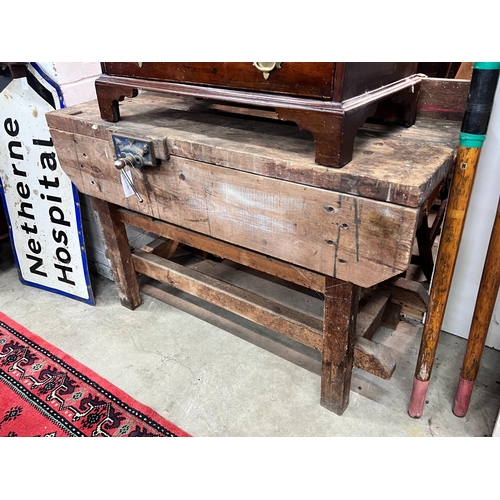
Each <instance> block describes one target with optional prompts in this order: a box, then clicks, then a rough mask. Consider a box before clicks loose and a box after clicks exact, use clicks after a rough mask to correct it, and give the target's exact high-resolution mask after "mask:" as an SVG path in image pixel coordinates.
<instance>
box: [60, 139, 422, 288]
mask: <svg viewBox="0 0 500 500" xmlns="http://www.w3.org/2000/svg"><path fill="white" fill-rule="evenodd" d="M63 136H66V137H65V139H64V138H63ZM56 140H57V141H58V142H59V141H63V142H64V140H66V141H70V142H72V143H74V144H75V148H74V151H73V152H72V153H70V154H69V155H68V156H65V157H64V158H60V162H61V165H63V168H64V170H65V172H66V173H67V174H68V175H69V177H70V178H71V179H72V180H73V181H74V182H75V184H76V186H77V188H78V189H79V190H80V191H81V192H83V193H85V194H88V195H90V196H95V197H98V198H102V199H106V200H108V201H110V202H112V203H116V204H119V205H121V206H124V207H126V208H129V209H131V210H134V211H137V212H139V213H143V214H146V215H149V216H151V217H154V218H157V219H161V220H164V221H166V222H169V223H172V224H175V225H177V226H181V227H185V228H186V229H190V230H193V231H196V232H199V233H201V234H205V235H208V236H213V237H216V238H217V239H220V240H223V241H226V242H228V243H231V244H233V245H238V246H240V247H243V248H248V249H250V250H253V251H255V252H259V253H262V254H264V255H269V256H270V257H274V258H277V259H280V260H282V261H285V262H289V263H291V264H293V265H297V266H300V267H304V268H306V269H310V270H312V271H315V272H318V273H321V274H325V275H331V276H334V277H337V278H339V279H343V280H346V281H351V282H352V283H355V284H358V285H359V286H362V287H370V286H373V285H374V284H377V283H379V282H381V281H384V280H386V279H388V278H390V277H392V276H395V275H398V274H400V273H401V272H404V271H405V270H406V268H407V266H408V263H409V260H410V257H411V247H412V244H413V236H414V232H415V225H416V221H417V217H418V210H416V209H412V208H407V207H403V206H396V205H392V204H389V203H384V202H379V201H373V200H368V199H365V198H359V197H355V196H350V195H346V194H342V193H337V192H332V191H327V190H323V189H318V188H314V187H310V186H304V185H299V184H295V183H291V182H284V181H279V180H276V179H272V178H269V177H263V176H258V175H253V174H249V173H246V172H242V171H238V170H234V169H230V168H222V167H217V166H214V165H209V164H205V163H201V162H195V161H191V160H186V159H183V158H178V157H174V156H172V157H171V159H170V161H169V162H168V164H165V165H160V166H158V167H148V168H143V169H132V171H131V174H132V178H133V182H134V185H135V186H136V189H137V191H138V192H139V193H140V194H141V197H142V198H143V199H144V203H140V202H139V201H138V199H137V198H136V197H135V196H131V197H128V198H126V197H125V196H124V193H123V187H122V184H121V181H120V173H119V171H118V170H117V169H115V168H114V167H113V166H112V161H111V160H109V159H108V160H106V157H107V156H109V155H110V154H111V156H112V152H111V148H110V146H109V144H108V143H107V142H106V141H99V140H97V139H92V138H88V137H85V136H80V135H78V136H76V135H72V134H66V133H63V132H59V133H56V134H55V135H54V141H56ZM75 140H76V143H75V142H74V141H75ZM68 151H69V149H66V150H61V153H65V152H68ZM103 151H104V152H103ZM95 152H97V153H95Z"/></svg>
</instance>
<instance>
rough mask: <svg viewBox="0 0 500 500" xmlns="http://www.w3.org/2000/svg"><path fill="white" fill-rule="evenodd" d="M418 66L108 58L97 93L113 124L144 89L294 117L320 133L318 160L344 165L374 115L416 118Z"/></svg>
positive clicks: (105, 115)
mask: <svg viewBox="0 0 500 500" xmlns="http://www.w3.org/2000/svg"><path fill="white" fill-rule="evenodd" d="M416 69H417V63H402V62H390V63H387V62H377V63H339V62H337V63H335V62H319V63H311V62H282V63H279V62H255V63H251V62H241V63H240V62H238V63H236V62H234V63H225V62H203V63H168V62H144V63H141V62H137V63H135V62H105V63H102V73H103V74H102V76H101V77H100V78H98V79H97V81H96V92H97V98H98V102H99V108H100V113H101V117H102V119H104V120H107V121H111V122H116V121H119V120H120V110H119V101H122V100H123V99H124V98H125V97H135V96H137V94H138V91H139V90H147V91H153V92H164V93H170V94H176V95H186V96H192V97H197V98H203V99H206V100H207V101H208V102H210V103H211V104H214V103H219V104H220V103H223V104H224V106H226V110H228V109H230V110H231V111H233V112H238V113H246V114H252V115H256V114H257V115H260V116H266V117H270V116H273V117H275V118H276V117H277V118H279V119H281V120H285V121H291V122H295V123H296V124H297V125H298V126H299V127H300V128H301V129H305V130H308V131H309V132H311V134H312V135H313V137H314V141H315V161H316V163H319V164H321V165H325V166H330V167H342V166H344V165H345V164H346V163H348V162H349V161H351V159H352V153H353V147H354V138H355V136H356V133H357V131H358V128H359V127H360V126H361V125H363V123H364V122H365V121H366V119H367V118H368V117H370V116H373V115H375V114H377V113H378V114H379V116H380V117H382V118H384V119H388V120H390V121H397V122H400V123H403V124H404V125H406V126H410V125H412V124H413V123H414V121H415V116H416V105H417V99H418V93H419V88H420V80H421V78H420V76H421V75H418V74H416ZM229 106H230V108H229ZM270 111H271V112H272V115H271V114H270Z"/></svg>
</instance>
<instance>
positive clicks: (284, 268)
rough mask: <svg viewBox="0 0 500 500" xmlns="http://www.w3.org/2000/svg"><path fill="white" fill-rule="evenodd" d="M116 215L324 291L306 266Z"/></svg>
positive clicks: (157, 223)
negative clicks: (294, 264) (291, 263)
mask: <svg viewBox="0 0 500 500" xmlns="http://www.w3.org/2000/svg"><path fill="white" fill-rule="evenodd" d="M119 217H120V219H121V221H122V222H124V223H125V224H128V225H130V226H134V227H138V228H141V229H143V230H145V231H148V232H150V233H153V234H157V235H160V236H164V237H165V238H170V239H172V240H175V241H178V242H179V243H181V244H183V245H187V246H190V247H194V248H197V249H199V250H203V251H206V252H208V253H211V254H213V255H217V256H219V257H223V258H225V259H229V260H232V261H233V262H237V263H239V264H242V265H244V266H247V267H250V268H252V269H259V270H260V271H262V272H264V273H267V274H270V275H272V276H276V277H278V278H281V279H284V280H286V281H291V282H292V283H295V284H297V285H300V286H304V287H306V288H309V289H312V290H316V291H318V292H323V291H324V281H325V279H324V276H323V275H320V274H318V273H314V272H312V271H309V270H307V269H304V268H301V267H298V266H293V265H290V264H288V263H286V262H282V261H280V260H277V259H273V258H271V257H268V256H266V255H262V254H259V253H256V252H253V251H251V250H247V249H245V248H240V247H237V246H235V245H230V244H228V243H224V242H222V241H219V240H217V239H215V238H212V237H210V236H205V235H203V234H198V233H194V232H193V231H189V230H187V229H183V228H181V227H178V226H173V225H172V224H168V223H167V222H163V221H160V220H157V219H153V218H151V217H148V216H146V215H141V214H137V213H134V212H130V211H128V210H125V209H120V210H119Z"/></svg>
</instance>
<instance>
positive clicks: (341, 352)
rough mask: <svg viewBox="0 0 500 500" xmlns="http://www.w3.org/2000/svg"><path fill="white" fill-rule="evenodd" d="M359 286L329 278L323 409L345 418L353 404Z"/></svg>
mask: <svg viewBox="0 0 500 500" xmlns="http://www.w3.org/2000/svg"><path fill="white" fill-rule="evenodd" d="M358 302H359V287H358V286H356V285H353V284H352V283H348V282H345V281H340V280H337V279H335V278H326V282H325V304H324V308H325V309H324V318H323V321H324V323H323V361H322V370H321V406H324V407H325V408H328V409H329V410H331V411H333V412H334V413H336V414H337V415H342V413H344V410H345V409H346V408H347V405H348V404H349V391H350V388H351V374H352V366H353V361H354V336H355V334H356V317H357V315H358Z"/></svg>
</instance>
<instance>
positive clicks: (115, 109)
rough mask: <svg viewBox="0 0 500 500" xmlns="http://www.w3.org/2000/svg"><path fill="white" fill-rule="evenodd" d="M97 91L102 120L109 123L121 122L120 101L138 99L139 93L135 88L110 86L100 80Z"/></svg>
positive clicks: (96, 85)
mask: <svg viewBox="0 0 500 500" xmlns="http://www.w3.org/2000/svg"><path fill="white" fill-rule="evenodd" d="M95 90H96V94H97V102H98V103H99V111H100V112H101V118H102V119H103V120H106V121H108V122H117V121H119V120H120V107H119V102H120V101H123V99H125V97H136V96H137V95H138V93H139V92H138V90H137V89H135V88H133V87H128V86H124V85H116V84H109V83H106V82H105V81H101V80H100V79H99V78H98V79H97V80H96V82H95Z"/></svg>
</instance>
